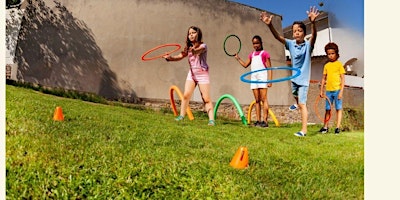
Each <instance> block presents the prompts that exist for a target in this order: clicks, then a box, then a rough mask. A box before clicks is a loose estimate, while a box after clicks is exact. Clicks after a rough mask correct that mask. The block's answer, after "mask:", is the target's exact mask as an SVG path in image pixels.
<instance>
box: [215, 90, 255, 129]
mask: <svg viewBox="0 0 400 200" xmlns="http://www.w3.org/2000/svg"><path fill="white" fill-rule="evenodd" d="M225 98H228V99H230V100H231V101H232V102H233V104H235V106H236V109H237V110H238V112H239V116H240V119H241V120H242V123H243V124H244V125H247V120H246V117H245V116H244V114H243V110H242V107H241V106H240V104H239V102H238V101H237V100H236V99H235V97H233V96H232V95H230V94H224V95H222V96H221V97H220V98H219V99H218V101H217V103H216V104H215V107H214V119H217V110H218V107H219V104H220V103H221V101H222V100H224V99H225Z"/></svg>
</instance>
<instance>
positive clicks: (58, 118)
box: [53, 106, 64, 121]
mask: <svg viewBox="0 0 400 200" xmlns="http://www.w3.org/2000/svg"><path fill="white" fill-rule="evenodd" d="M53 120H55V121H64V115H63V112H62V108H61V107H60V106H57V107H56V110H55V111H54V116H53Z"/></svg>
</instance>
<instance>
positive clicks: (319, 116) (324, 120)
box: [314, 95, 332, 123]
mask: <svg viewBox="0 0 400 200" xmlns="http://www.w3.org/2000/svg"><path fill="white" fill-rule="evenodd" d="M320 99H322V98H321V97H320V96H319V95H318V96H317V98H316V99H315V104H314V111H315V114H316V115H317V117H318V118H319V119H320V120H321V121H323V122H324V123H325V122H327V121H329V120H330V119H331V117H332V103H331V100H329V98H327V97H324V98H323V99H326V100H328V103H329V105H330V107H331V112H330V113H331V114H330V115H329V117H328V119H325V115H324V117H323V118H322V117H321V115H319V113H318V109H317V106H318V103H319V100H320ZM324 108H325V102H324Z"/></svg>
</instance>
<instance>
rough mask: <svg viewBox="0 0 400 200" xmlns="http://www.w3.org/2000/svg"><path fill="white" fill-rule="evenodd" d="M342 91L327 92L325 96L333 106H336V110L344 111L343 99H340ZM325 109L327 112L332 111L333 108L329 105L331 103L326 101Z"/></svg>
mask: <svg viewBox="0 0 400 200" xmlns="http://www.w3.org/2000/svg"><path fill="white" fill-rule="evenodd" d="M339 92H340V90H335V91H326V92H325V95H326V97H327V98H329V100H330V101H331V104H332V105H334V104H335V108H336V110H342V99H338V95H339ZM325 109H326V110H331V106H330V105H329V102H328V101H327V100H326V103H325Z"/></svg>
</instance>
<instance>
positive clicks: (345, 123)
mask: <svg viewBox="0 0 400 200" xmlns="http://www.w3.org/2000/svg"><path fill="white" fill-rule="evenodd" d="M342 128H343V130H344V131H357V130H364V110H363V109H355V108H343V118H342Z"/></svg>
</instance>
